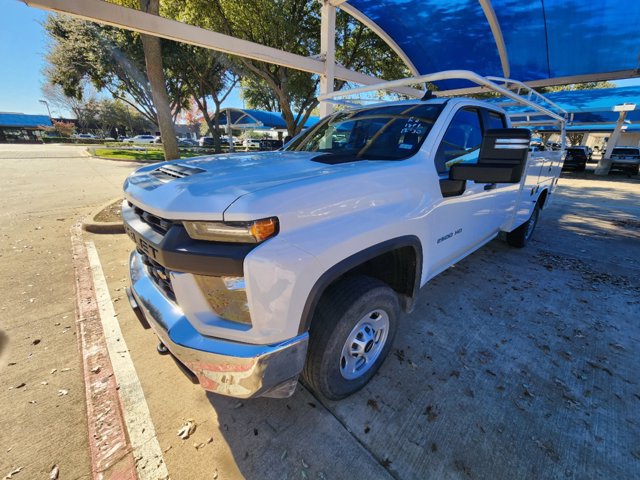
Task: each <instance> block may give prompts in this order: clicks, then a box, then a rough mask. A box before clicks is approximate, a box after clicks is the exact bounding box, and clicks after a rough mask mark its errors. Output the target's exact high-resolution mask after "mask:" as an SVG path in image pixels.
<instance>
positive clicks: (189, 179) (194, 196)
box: [124, 152, 339, 220]
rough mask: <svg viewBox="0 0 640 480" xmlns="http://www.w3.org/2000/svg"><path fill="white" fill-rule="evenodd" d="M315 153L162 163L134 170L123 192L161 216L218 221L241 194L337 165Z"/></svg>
mask: <svg viewBox="0 0 640 480" xmlns="http://www.w3.org/2000/svg"><path fill="white" fill-rule="evenodd" d="M317 156H318V154H317V153H313V152H261V153H246V154H231V155H214V156H209V157H197V158H192V159H188V160H175V161H172V162H162V163H157V164H154V165H150V166H148V167H143V168H141V169H139V170H137V171H135V172H134V173H132V174H131V175H130V176H129V177H128V178H127V179H126V181H125V183H124V192H125V196H126V197H127V199H128V200H129V201H130V202H132V203H134V204H136V205H137V206H139V207H141V208H143V209H144V210H146V211H149V212H150V213H153V214H154V215H158V216H160V217H163V218H167V219H180V220H221V219H222V214H223V212H224V211H225V209H226V208H227V207H228V206H229V205H231V204H232V203H233V202H234V201H235V200H236V199H237V198H239V197H241V196H242V195H246V194H247V193H253V192H256V191H258V190H263V189H265V188H269V187H273V186H276V185H281V184H283V183H288V182H295V181H298V180H302V179H305V178H310V177H315V176H318V175H328V174H331V173H332V172H335V171H336V170H338V169H339V168H336V167H334V166H330V165H325V164H322V163H318V162H314V161H312V159H313V158H314V157H317Z"/></svg>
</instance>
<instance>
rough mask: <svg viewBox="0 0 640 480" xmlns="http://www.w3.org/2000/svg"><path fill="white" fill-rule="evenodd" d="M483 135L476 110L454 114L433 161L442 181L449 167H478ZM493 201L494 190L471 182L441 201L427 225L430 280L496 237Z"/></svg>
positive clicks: (479, 117) (427, 262)
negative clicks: (460, 191)
mask: <svg viewBox="0 0 640 480" xmlns="http://www.w3.org/2000/svg"><path fill="white" fill-rule="evenodd" d="M482 132H483V128H482V120H481V111H480V109H479V108H469V107H465V108H462V109H460V110H458V111H457V112H455V113H454V114H453V118H452V119H451V122H450V123H449V126H448V127H447V130H446V131H445V133H444V135H443V137H442V139H441V140H440V143H439V146H438V149H437V150H436V152H435V155H434V159H433V160H434V162H435V165H436V169H437V171H438V175H439V177H440V179H441V180H442V181H447V179H448V178H449V168H450V167H451V165H454V164H456V163H477V161H478V154H479V153H480V145H481V143H482ZM495 201H496V190H495V189H491V188H489V189H487V185H486V184H481V183H475V182H472V181H467V182H466V187H465V189H464V192H462V193H460V194H456V195H452V196H447V197H443V199H442V201H441V202H440V203H439V204H438V205H437V206H436V207H435V208H434V210H433V211H432V212H431V213H430V217H431V221H429V222H428V225H429V229H430V231H429V232H428V238H429V241H430V246H429V251H430V252H433V253H432V254H431V255H429V256H427V258H425V267H427V269H428V271H427V276H428V277H429V278H430V277H433V276H434V275H437V274H438V273H440V272H441V271H442V270H444V269H446V268H447V267H449V266H450V265H451V264H452V263H454V262H455V261H457V260H458V259H460V258H462V257H464V256H465V255H467V254H468V253H470V252H471V251H473V250H475V249H476V248H478V247H480V246H481V245H483V244H484V243H486V242H487V241H489V240H491V238H493V237H494V236H495V235H496V233H497V232H498V228H499V223H500V222H498V221H497V219H496V217H495V212H494V206H495Z"/></svg>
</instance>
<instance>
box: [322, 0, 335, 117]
mask: <svg viewBox="0 0 640 480" xmlns="http://www.w3.org/2000/svg"><path fill="white" fill-rule="evenodd" d="M320 19H321V23H320V58H322V59H323V60H324V69H323V72H322V73H321V74H320V94H321V95H322V94H326V93H330V92H333V89H334V79H335V70H336V7H334V6H333V4H332V3H331V1H330V0H323V1H322V7H321V17H320ZM332 112H333V105H332V104H331V103H329V102H320V118H323V117H326V116H327V115H330V114H331V113H332Z"/></svg>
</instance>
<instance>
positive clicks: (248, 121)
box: [220, 108, 319, 130]
mask: <svg viewBox="0 0 640 480" xmlns="http://www.w3.org/2000/svg"><path fill="white" fill-rule="evenodd" d="M227 114H229V117H230V120H231V122H230V126H231V128H246V129H264V130H286V129H287V123H286V122H285V121H284V119H283V118H282V114H281V113H278V112H268V111H266V110H253V109H249V108H225V109H224V110H223V111H222V112H221V113H220V125H223V126H224V125H227V124H228V122H227ZM318 121H319V118H318V117H309V118H308V119H307V121H306V122H305V124H304V128H308V127H312V126H313V125H315V124H316V123H318Z"/></svg>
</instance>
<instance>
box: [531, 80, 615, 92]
mask: <svg viewBox="0 0 640 480" xmlns="http://www.w3.org/2000/svg"><path fill="white" fill-rule="evenodd" d="M615 86H616V85H615V83H612V82H585V83H572V84H569V85H553V86H551V87H538V88H536V89H535V90H536V91H538V92H540V93H552V92H561V91H564V90H594V89H597V88H614V87H615Z"/></svg>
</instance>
